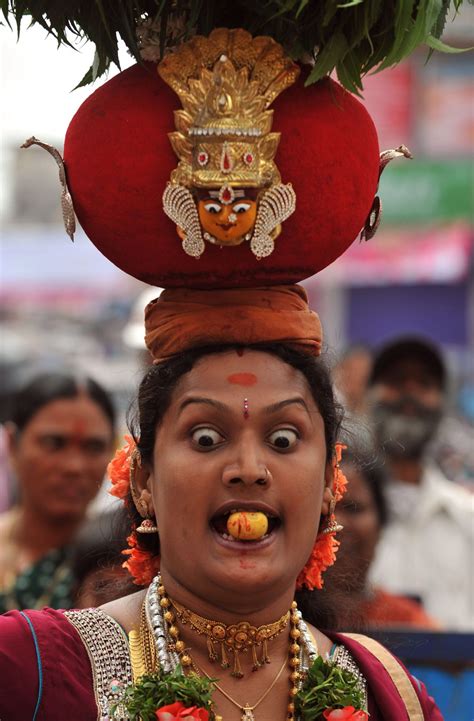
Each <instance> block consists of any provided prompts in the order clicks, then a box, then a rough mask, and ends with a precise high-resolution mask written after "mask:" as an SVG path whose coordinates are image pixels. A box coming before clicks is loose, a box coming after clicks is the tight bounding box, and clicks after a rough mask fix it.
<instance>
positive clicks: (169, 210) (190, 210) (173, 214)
mask: <svg viewBox="0 0 474 721" xmlns="http://www.w3.org/2000/svg"><path fill="white" fill-rule="evenodd" d="M163 210H164V211H165V213H166V215H167V216H168V218H171V220H172V221H173V223H176V225H177V226H178V228H181V230H182V231H183V233H184V235H185V237H184V240H183V242H182V246H183V250H184V252H185V253H187V254H188V255H191V256H192V257H193V258H200V257H201V255H202V254H203V253H204V250H205V245H204V239H203V237H202V231H201V225H200V223H199V215H198V212H197V208H196V204H195V202H194V198H193V196H192V194H191V192H190V191H189V190H188V189H187V188H185V187H184V186H183V185H174V184H173V183H168V185H167V186H166V188H165V191H164V193H163Z"/></svg>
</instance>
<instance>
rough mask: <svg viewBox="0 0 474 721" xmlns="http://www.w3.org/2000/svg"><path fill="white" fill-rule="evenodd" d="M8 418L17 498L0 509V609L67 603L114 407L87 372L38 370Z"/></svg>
mask: <svg viewBox="0 0 474 721" xmlns="http://www.w3.org/2000/svg"><path fill="white" fill-rule="evenodd" d="M11 408H12V410H11V414H10V416H11V417H10V420H9V421H8V422H7V424H6V429H7V433H8V444H9V461H10V463H11V467H12V470H13V472H14V474H15V479H16V482H17V484H18V493H19V498H18V502H17V503H16V504H15V505H14V506H13V508H11V509H10V510H9V511H7V512H6V513H4V514H3V515H2V516H0V610H1V612H2V613H3V612H5V611H9V610H12V609H22V608H43V606H50V607H52V608H70V607H71V606H72V602H73V588H74V579H73V575H72V573H71V563H70V561H71V559H70V550H71V544H72V542H73V540H74V536H75V534H76V533H77V531H78V530H79V528H80V526H81V524H82V523H83V521H84V519H85V516H86V512H87V508H88V506H89V504H90V503H91V501H92V500H93V499H94V497H95V496H96V494H97V493H98V491H99V489H100V486H101V484H102V481H103V478H104V474H105V470H106V467H107V463H108V461H109V460H110V456H111V454H112V452H113V441H114V427H115V411H114V408H113V405H112V401H111V399H110V397H109V395H108V394H107V393H106V391H105V390H104V389H103V388H102V387H101V386H100V385H99V384H98V383H96V382H95V381H93V380H92V379H90V378H84V379H82V378H78V377H75V376H73V375H69V374H65V373H56V372H55V373H43V374H41V375H37V376H35V377H34V378H32V379H31V380H30V381H29V382H28V383H27V384H26V385H25V386H24V387H23V388H21V389H20V390H19V391H18V392H17V393H16V395H15V397H14V398H13V400H12V405H11Z"/></svg>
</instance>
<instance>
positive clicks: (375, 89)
mask: <svg viewBox="0 0 474 721" xmlns="http://www.w3.org/2000/svg"><path fill="white" fill-rule="evenodd" d="M443 40H444V42H446V43H450V44H452V45H454V46H457V47H463V46H464V47H466V46H468V45H469V46H472V45H473V44H474V8H473V7H472V6H466V7H465V8H464V6H463V9H462V13H461V15H460V17H458V18H457V20H456V22H455V23H453V24H451V23H450V22H449V21H448V24H447V26H446V33H445V35H444V38H443ZM427 57H428V49H427V50H426V51H423V50H420V51H418V52H417V53H416V54H415V55H414V56H413V57H412V58H410V60H409V61H405V62H404V63H402V64H401V65H399V66H397V67H396V68H394V69H391V70H386V71H384V72H383V73H381V74H380V75H377V74H375V75H371V76H369V77H367V78H365V81H364V102H365V104H366V106H367V108H368V110H369V112H370V113H371V115H372V117H373V118H374V121H375V124H376V126H377V130H378V133H379V139H380V147H381V150H385V149H388V148H395V147H397V146H399V145H400V144H402V143H403V144H405V145H407V146H408V147H409V148H410V150H411V151H412V153H413V156H414V159H413V160H406V159H404V158H401V159H398V160H394V161H392V163H390V164H389V166H388V167H387V168H386V169H385V171H384V173H383V175H382V178H381V182H380V188H379V194H380V196H381V198H382V201H383V217H382V223H381V227H380V229H379V231H378V232H377V235H376V236H375V237H374V238H373V239H372V240H370V241H369V242H359V241H356V242H354V243H353V245H352V246H351V248H350V249H349V250H348V251H347V252H346V253H345V255H344V256H343V257H342V258H340V259H338V260H337V262H335V263H333V265H331V266H329V267H328V268H327V269H325V270H324V271H322V272H321V273H320V274H319V275H317V276H315V277H314V278H312V279H310V280H309V281H308V282H307V283H306V285H307V287H308V290H309V293H310V297H311V299H312V302H313V305H314V306H315V307H318V311H319V313H320V315H321V318H322V321H323V326H325V328H326V329H327V332H326V340H327V342H328V344H329V346H330V348H333V349H335V352H336V354H337V352H338V351H340V350H341V349H343V348H344V347H345V346H347V345H349V344H354V343H366V344H368V345H369V346H376V345H378V344H379V343H381V342H383V341H385V340H387V339H388V338H390V337H393V336H396V335H399V334H402V333H420V334H422V335H424V336H428V337H429V338H432V339H433V340H434V341H436V342H438V343H440V344H441V345H442V346H443V347H444V350H445V351H446V353H447V355H448V361H449V363H450V366H451V370H452V372H453V374H454V376H455V378H456V379H457V384H458V386H459V387H460V388H461V389H463V388H464V389H465V391H463V392H465V393H466V394H467V393H468V392H469V388H472V386H473V383H474V369H473V367H472V357H473V354H474V275H473V225H472V220H473V210H474V206H473V197H474V196H473V178H474V174H473V162H472V161H473V150H474V142H473V141H474V84H473V74H474V73H473V64H472V54H471V53H457V54H443V53H438V52H437V53H433V55H432V56H431V57H430V59H429V62H426V60H427ZM466 397H467V396H466ZM473 420H474V419H473Z"/></svg>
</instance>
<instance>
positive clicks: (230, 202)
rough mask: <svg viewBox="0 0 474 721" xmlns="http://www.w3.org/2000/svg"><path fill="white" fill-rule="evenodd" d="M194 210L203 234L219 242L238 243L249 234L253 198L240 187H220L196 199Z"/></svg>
mask: <svg viewBox="0 0 474 721" xmlns="http://www.w3.org/2000/svg"><path fill="white" fill-rule="evenodd" d="M226 193H227V195H226ZM231 198H232V199H231ZM198 214H199V221H200V223H201V227H202V230H203V235H204V237H205V238H207V236H206V235H205V234H206V233H207V234H208V235H209V236H210V238H212V239H213V241H215V242H217V244H219V245H239V244H240V243H242V242H243V241H244V240H245V239H246V236H247V240H248V239H249V238H250V237H251V235H252V232H253V228H254V226H255V220H256V217H257V202H256V200H253V199H251V198H249V197H248V195H245V194H244V191H237V192H236V191H234V190H233V189H232V188H224V189H221V191H220V192H219V193H211V194H210V195H209V196H208V197H206V198H203V199H201V200H199V201H198ZM213 241H211V242H213Z"/></svg>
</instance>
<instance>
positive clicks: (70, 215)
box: [21, 135, 76, 241]
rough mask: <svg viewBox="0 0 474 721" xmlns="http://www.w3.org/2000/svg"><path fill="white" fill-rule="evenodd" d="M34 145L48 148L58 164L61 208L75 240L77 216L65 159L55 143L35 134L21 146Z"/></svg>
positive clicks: (71, 235)
mask: <svg viewBox="0 0 474 721" xmlns="http://www.w3.org/2000/svg"><path fill="white" fill-rule="evenodd" d="M32 145H39V146H40V148H43V149H44V150H46V151H47V152H48V153H49V154H50V155H52V156H53V158H54V159H55V161H56V163H57V164H58V167H59V182H60V183H61V186H62V191H61V210H62V213H63V223H64V227H65V229H66V233H67V234H68V235H69V237H70V238H71V240H72V241H74V233H75V232H76V216H75V213H74V205H73V202H72V198H71V193H70V192H69V188H68V185H67V180H66V169H65V167H64V161H63V159H62V156H61V153H60V152H59V150H57V149H56V148H55V147H54V146H53V145H49V144H48V143H43V142H42V141H41V140H38V138H35V136H34V135H33V136H32V137H31V138H28V140H25V142H24V143H23V145H22V146H21V147H22V148H30V147H31V146H32Z"/></svg>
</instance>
